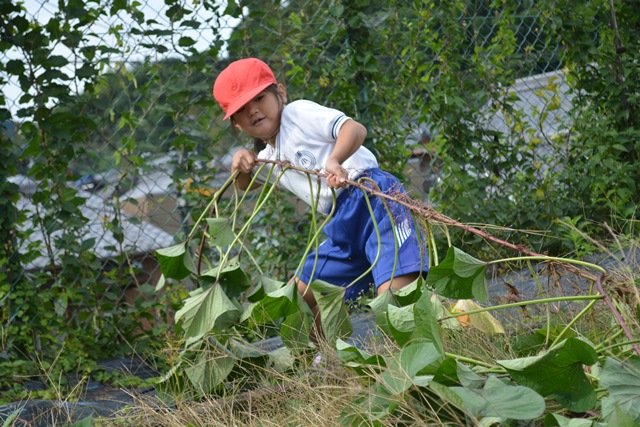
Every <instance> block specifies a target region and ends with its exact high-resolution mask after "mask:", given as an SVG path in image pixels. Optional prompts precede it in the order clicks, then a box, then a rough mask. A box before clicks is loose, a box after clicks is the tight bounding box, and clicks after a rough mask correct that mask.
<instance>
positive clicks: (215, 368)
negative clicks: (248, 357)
mask: <svg viewBox="0 0 640 427" xmlns="http://www.w3.org/2000/svg"><path fill="white" fill-rule="evenodd" d="M205 354H206V353H205ZM234 365H235V362H234V360H233V359H232V358H231V357H229V356H226V355H221V356H219V357H216V358H209V357H205V356H203V357H201V358H200V359H198V361H197V362H196V363H195V364H194V365H192V366H189V367H188V368H185V370H184V371H185V374H186V375H187V378H189V381H190V382H191V384H193V386H194V387H195V388H196V390H198V391H199V392H200V393H201V394H209V393H211V391H213V389H214V387H216V386H217V385H219V384H222V382H223V381H224V380H226V379H227V377H228V376H229V374H230V373H231V371H232V370H233V366H234Z"/></svg>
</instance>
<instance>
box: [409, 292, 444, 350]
mask: <svg viewBox="0 0 640 427" xmlns="http://www.w3.org/2000/svg"><path fill="white" fill-rule="evenodd" d="M433 296H434V295H433V294H432V293H431V292H428V291H425V292H423V293H422V295H421V296H420V299H418V301H417V302H416V303H415V304H414V305H413V319H414V322H415V329H414V332H413V337H412V338H413V339H417V340H424V341H430V342H432V343H433V345H434V346H435V348H436V349H437V350H438V353H440V354H441V355H444V345H443V344H442V336H441V329H440V325H439V324H438V320H437V319H436V313H437V304H436V303H435V301H437V298H436V299H434V298H433Z"/></svg>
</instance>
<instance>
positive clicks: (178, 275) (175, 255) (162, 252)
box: [156, 243, 192, 280]
mask: <svg viewBox="0 0 640 427" xmlns="http://www.w3.org/2000/svg"><path fill="white" fill-rule="evenodd" d="M156 257H157V258H158V262H159V263H160V269H161V270H162V274H164V277H166V278H169V279H176V280H182V279H184V278H185V277H187V276H188V275H189V273H190V272H191V270H192V268H191V269H190V268H188V266H190V265H192V263H191V259H190V258H189V256H188V253H187V249H186V243H178V244H177V245H174V246H170V247H168V248H163V249H158V250H157V251H156Z"/></svg>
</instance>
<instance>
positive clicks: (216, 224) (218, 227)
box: [206, 218, 236, 246]
mask: <svg viewBox="0 0 640 427" xmlns="http://www.w3.org/2000/svg"><path fill="white" fill-rule="evenodd" d="M206 221H207V228H208V233H209V242H210V243H211V244H212V245H213V246H229V245H231V244H232V243H233V240H234V239H235V238H236V236H235V234H234V232H233V228H232V227H231V222H230V221H229V219H228V218H207V219H206Z"/></svg>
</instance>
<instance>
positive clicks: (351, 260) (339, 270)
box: [213, 58, 429, 325]
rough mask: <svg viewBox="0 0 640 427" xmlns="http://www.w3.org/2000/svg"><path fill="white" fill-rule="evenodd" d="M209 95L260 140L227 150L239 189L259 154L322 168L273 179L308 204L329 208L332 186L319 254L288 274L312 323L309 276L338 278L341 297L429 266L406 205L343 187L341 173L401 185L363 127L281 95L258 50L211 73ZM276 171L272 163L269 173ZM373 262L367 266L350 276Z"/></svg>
mask: <svg viewBox="0 0 640 427" xmlns="http://www.w3.org/2000/svg"><path fill="white" fill-rule="evenodd" d="M213 96H214V98H215V99H216V101H217V102H218V103H219V104H220V106H221V107H222V110H223V111H224V113H225V116H224V119H225V120H226V119H229V118H230V119H231V121H232V123H233V125H234V126H235V127H236V128H238V129H239V130H240V131H242V132H243V133H246V134H247V135H249V136H251V137H253V138H254V139H256V140H257V141H258V144H257V149H258V150H259V152H258V153H257V154H256V153H254V152H251V151H249V150H246V149H241V150H239V151H237V152H236V153H235V155H234V156H233V160H232V170H233V171H238V172H239V174H238V177H237V181H236V185H238V186H239V187H240V188H241V189H243V190H244V189H247V187H248V186H249V183H250V181H251V176H252V171H253V168H254V166H255V165H256V161H257V159H262V160H272V161H282V162H289V163H290V164H292V165H294V166H296V167H298V168H303V169H307V170H314V171H318V170H320V171H323V173H324V179H322V180H321V182H320V187H319V188H318V185H317V184H316V180H315V179H312V182H313V185H309V179H308V176H307V174H306V173H304V172H300V171H298V170H292V169H288V170H286V171H285V172H284V175H283V176H282V178H281V179H280V181H279V184H280V185H282V186H283V187H284V188H286V189H288V190H289V191H291V192H292V193H293V194H295V195H296V196H297V197H299V198H300V199H301V200H303V201H305V202H306V203H308V204H309V205H310V206H313V202H315V201H317V202H318V203H317V210H318V211H319V212H321V213H323V214H328V213H329V212H330V211H331V207H332V204H333V199H332V189H334V190H335V192H336V207H335V211H334V214H333V218H332V219H331V220H330V222H329V223H328V224H327V225H326V227H325V228H324V233H325V234H326V236H327V239H326V240H325V241H324V242H322V244H321V245H320V246H319V248H318V250H317V252H318V253H317V254H316V253H315V252H314V253H311V254H309V256H308V257H307V260H306V262H305V265H304V267H303V268H302V271H297V272H296V273H295V275H294V278H293V280H295V281H296V284H297V287H298V290H299V292H300V293H301V294H302V295H304V298H305V300H306V301H307V303H308V304H309V306H310V307H311V309H312V311H313V313H314V315H315V316H316V325H318V322H319V318H318V309H317V305H316V300H315V298H314V296H313V293H312V292H311V291H310V290H309V289H307V284H309V283H311V282H312V281H313V280H316V279H320V280H324V281H325V282H328V283H331V284H333V285H337V286H344V287H346V291H345V298H346V299H354V298H356V297H357V296H358V295H359V294H361V293H363V292H365V291H366V290H367V289H368V288H369V286H370V285H371V283H373V284H374V285H375V287H376V290H377V293H378V294H380V293H382V292H385V291H387V290H388V289H389V288H393V289H399V288H402V287H403V286H405V285H407V284H409V283H411V282H413V281H414V280H415V279H416V278H417V277H418V276H419V275H420V274H421V273H424V272H426V271H427V269H428V264H429V263H428V259H427V254H426V252H425V250H424V245H423V242H422V241H421V239H420V238H419V236H418V234H419V233H418V231H417V230H416V228H415V225H414V223H413V219H412V217H411V215H410V212H408V210H407V209H406V208H405V207H403V206H401V205H399V204H397V203H390V202H387V208H388V210H387V208H385V201H384V200H382V199H380V198H378V197H375V196H371V195H370V194H368V195H365V194H363V191H362V190H361V189H358V188H355V187H347V182H346V180H347V179H348V180H352V181H356V180H358V179H360V178H366V180H365V181H363V182H368V183H372V188H376V189H379V190H380V191H382V192H393V193H398V192H404V189H403V187H402V185H401V183H400V182H399V180H398V179H397V178H396V177H395V176H393V175H391V174H389V173H387V172H385V171H383V170H381V169H380V168H379V167H378V161H377V159H376V158H375V156H374V155H373V153H372V152H371V151H369V150H368V149H367V148H366V147H364V146H363V145H362V143H363V142H364V140H365V138H366V135H367V130H366V128H365V127H364V126H363V125H362V124H360V123H358V122H357V121H355V120H354V119H352V118H350V117H348V116H346V115H345V114H344V113H342V112H341V111H338V110H335V109H332V108H327V107H324V106H321V105H319V104H316V103H314V102H312V101H307V100H297V101H294V102H291V103H287V94H286V91H285V88H284V86H283V85H282V84H279V83H278V81H277V80H276V78H275V76H274V74H273V72H272V71H271V69H270V68H269V66H268V65H267V64H265V63H264V62H263V61H261V60H259V59H256V58H245V59H241V60H238V61H235V62H232V63H231V64H230V65H229V66H228V67H226V68H225V69H224V70H223V71H222V72H221V73H220V74H219V75H218V77H217V78H216V81H215V83H214V85H213ZM280 171H281V168H280V166H276V171H274V173H276V174H277V173H278V172H280ZM314 178H315V177H314ZM316 193H319V194H316ZM367 196H368V197H369V200H370V203H371V207H372V210H373V213H374V216H375V223H374V220H373V219H372V218H371V214H370V212H369V208H368V206H367V202H366V198H367ZM389 211H390V212H391V213H392V216H393V218H390V217H389V214H388V212H389ZM374 224H377V228H378V233H379V236H380V239H379V240H380V241H378V234H377V233H376V229H375V225H374ZM394 240H395V242H394ZM396 243H397V257H396V252H395V251H396ZM316 256H317V258H316ZM314 267H315V268H314ZM371 267H372V269H371V271H370V272H369V273H368V274H366V275H365V276H364V277H363V278H361V279H359V280H357V281H355V280H356V279H358V277H360V276H361V275H362V274H363V273H364V272H365V271H367V270H368V269H369V268H371ZM312 274H313V276H312ZM354 281H355V283H353V282H354Z"/></svg>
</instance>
